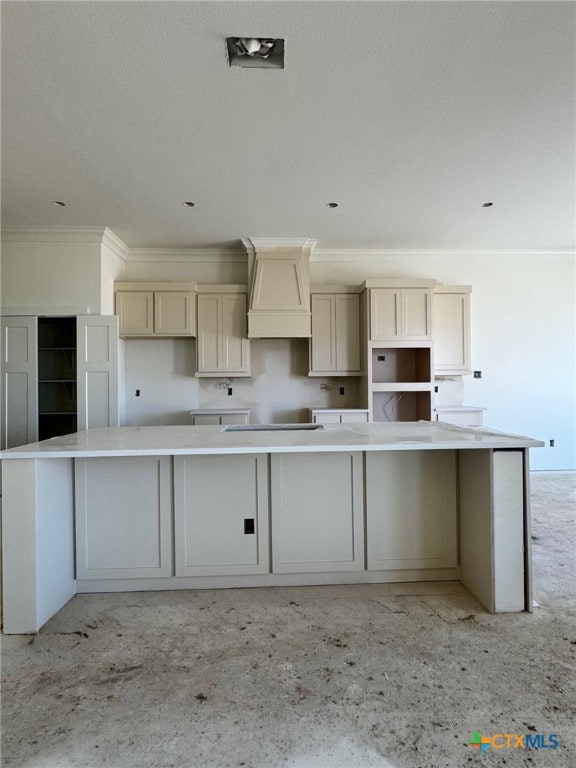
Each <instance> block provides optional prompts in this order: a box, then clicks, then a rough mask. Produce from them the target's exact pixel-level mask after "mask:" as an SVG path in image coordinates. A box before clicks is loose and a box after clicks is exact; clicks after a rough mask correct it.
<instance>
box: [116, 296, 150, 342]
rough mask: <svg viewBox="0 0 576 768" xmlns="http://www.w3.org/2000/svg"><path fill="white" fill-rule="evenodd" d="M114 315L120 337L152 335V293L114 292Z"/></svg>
mask: <svg viewBox="0 0 576 768" xmlns="http://www.w3.org/2000/svg"><path fill="white" fill-rule="evenodd" d="M116 314H117V315H118V317H119V318H120V335H121V336H152V335H153V334H154V293H153V291H116Z"/></svg>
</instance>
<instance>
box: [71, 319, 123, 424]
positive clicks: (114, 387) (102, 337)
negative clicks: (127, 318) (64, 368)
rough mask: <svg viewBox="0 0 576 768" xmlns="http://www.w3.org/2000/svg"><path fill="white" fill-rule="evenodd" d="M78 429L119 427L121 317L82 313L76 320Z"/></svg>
mask: <svg viewBox="0 0 576 768" xmlns="http://www.w3.org/2000/svg"><path fill="white" fill-rule="evenodd" d="M76 364H77V380H78V387H77V397H78V403H77V408H78V429H79V430H80V429H94V428H95V427H117V426H118V424H119V406H118V318H117V317H116V316H115V315H111V316H108V317H103V316H98V315H82V316H79V317H78V318H77V319H76Z"/></svg>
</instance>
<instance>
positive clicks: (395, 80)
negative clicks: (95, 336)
mask: <svg viewBox="0 0 576 768" xmlns="http://www.w3.org/2000/svg"><path fill="white" fill-rule="evenodd" d="M575 11H576V5H575V4H574V2H572V1H570V2H482V1H478V2H465V1H464V0H456V1H455V2H434V1H433V2H409V1H399V2H383V1H382V2H358V1H357V0H352V2H312V1H309V2H292V0H283V1H281V2H273V1H272V0H266V1H261V2H249V1H244V0H241V1H238V2H215V1H214V2H210V1H208V2H186V1H184V2H137V1H135V2H84V1H83V0H82V1H78V2H9V1H7V0H4V2H2V8H1V24H2V93H1V96H2V189H1V191H2V221H3V226H4V227H25V226H32V227H38V226H45V227H62V226H108V227H109V228H110V229H111V230H112V231H113V232H114V233H116V234H117V235H118V236H119V237H120V238H121V239H122V240H123V241H124V242H125V243H126V244H127V245H129V246H131V247H134V248H147V247H149V248H154V247H159V248H212V247H214V248H216V247H218V248H221V247H224V248H227V247H235V246H239V239H240V238H242V237H246V236H248V237H311V238H316V239H317V241H318V246H317V247H319V248H320V247H321V248H343V249H345V248H359V249H360V248H361V249H366V248H390V249H529V250H548V249H571V248H574V245H575V242H574V239H575V143H576V142H575V125H576V122H575V100H576V96H575V93H576V91H575V72H576V67H575V51H576V44H575ZM229 36H258V37H280V38H284V39H285V51H286V53H285V58H286V64H285V69H283V70H282V69H254V68H252V69H241V68H237V67H232V68H231V67H229V65H228V61H227V54H226V37H229ZM55 200H60V201H63V202H65V203H66V206H65V207H55V206H54V205H53V204H52V201H55ZM184 201H193V202H194V203H195V207H193V208H186V207H185V206H184V205H183V203H184ZM332 202H336V203H338V207H337V208H330V207H328V203H332ZM485 202H492V203H493V206H492V207H488V208H485V207H483V203H485Z"/></svg>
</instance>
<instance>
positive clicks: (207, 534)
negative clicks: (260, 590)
mask: <svg viewBox="0 0 576 768" xmlns="http://www.w3.org/2000/svg"><path fill="white" fill-rule="evenodd" d="M268 514H269V512H268V464H267V456H265V455H258V456H252V455H240V456H175V457H174V519H175V526H176V530H175V546H176V576H224V575H239V574H251V573H268V571H269V546H268Z"/></svg>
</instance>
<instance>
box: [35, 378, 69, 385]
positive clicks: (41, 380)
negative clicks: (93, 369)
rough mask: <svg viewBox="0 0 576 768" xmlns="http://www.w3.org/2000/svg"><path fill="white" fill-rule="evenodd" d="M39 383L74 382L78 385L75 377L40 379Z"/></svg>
mask: <svg viewBox="0 0 576 768" xmlns="http://www.w3.org/2000/svg"><path fill="white" fill-rule="evenodd" d="M38 383H39V384H74V386H76V380H75V379H40V380H39V382H38Z"/></svg>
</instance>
